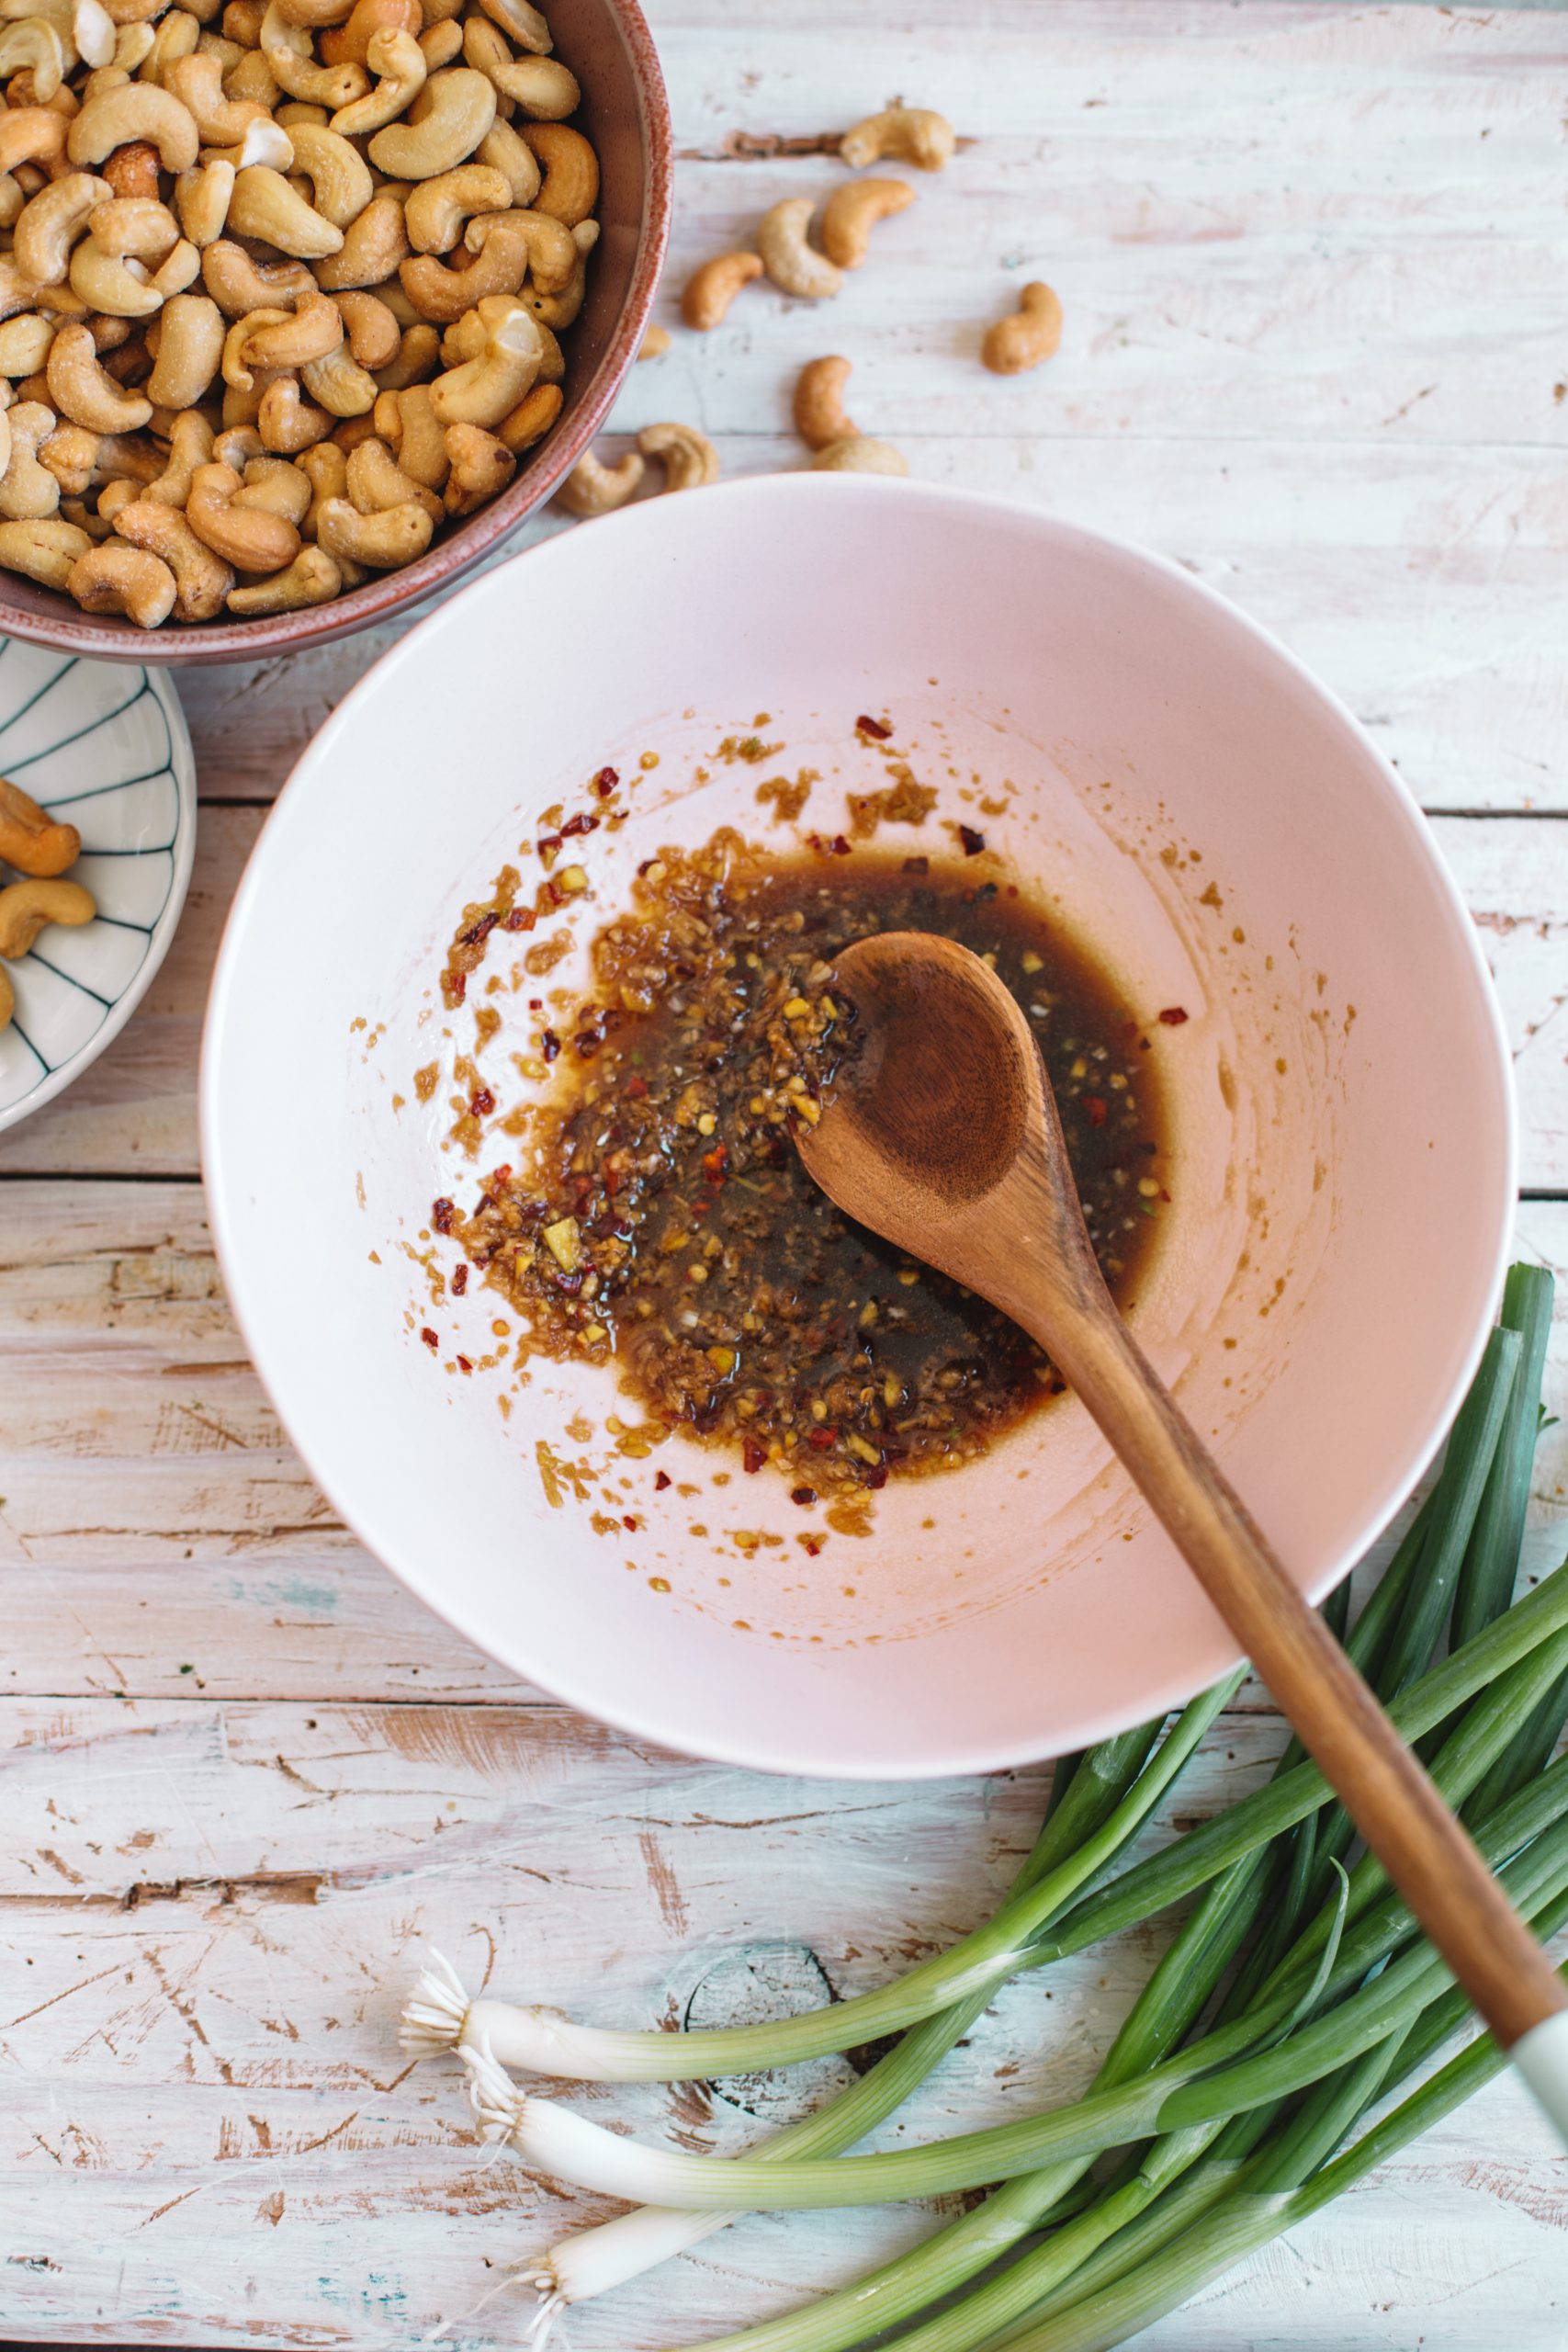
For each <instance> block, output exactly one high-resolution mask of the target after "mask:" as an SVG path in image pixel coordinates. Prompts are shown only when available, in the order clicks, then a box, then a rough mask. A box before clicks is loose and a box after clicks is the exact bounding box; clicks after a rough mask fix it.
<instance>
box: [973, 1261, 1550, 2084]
mask: <svg viewBox="0 0 1568 2352" xmlns="http://www.w3.org/2000/svg"><path fill="white" fill-rule="evenodd" d="M1014 1312H1015V1313H1017V1312H1019V1309H1017V1308H1015V1309H1014ZM1021 1319H1025V1320H1027V1317H1021ZM1040 1319H1041V1323H1042V1325H1043V1323H1044V1322H1045V1321H1046V1320H1047V1319H1048V1320H1049V1323H1050V1335H1049V1339H1048V1340H1045V1334H1044V1331H1043V1329H1040V1330H1038V1331H1036V1333H1035V1336H1036V1337H1037V1338H1040V1339H1041V1340H1043V1341H1044V1343H1045V1344H1047V1345H1048V1346H1049V1349H1050V1351H1051V1355H1052V1359H1053V1361H1054V1363H1055V1365H1056V1367H1057V1369H1058V1370H1059V1371H1060V1373H1061V1374H1062V1375H1063V1377H1064V1379H1066V1382H1067V1383H1068V1385H1069V1386H1070V1387H1072V1388H1073V1389H1074V1391H1075V1392H1076V1393H1077V1396H1079V1397H1081V1398H1082V1399H1083V1402H1084V1404H1085V1405H1086V1406H1087V1408H1089V1412H1090V1413H1091V1414H1092V1416H1093V1417H1094V1419H1095V1420H1096V1421H1097V1422H1098V1423H1099V1425H1100V1429H1101V1430H1103V1431H1104V1433H1105V1435H1106V1436H1107V1437H1108V1438H1109V1439H1110V1441H1111V1445H1112V1446H1113V1447H1114V1448H1115V1451H1116V1452H1117V1453H1118V1454H1119V1455H1120V1456H1121V1458H1122V1462H1123V1463H1124V1464H1125V1465H1126V1467H1127V1469H1128V1471H1129V1472H1130V1474H1131V1475H1132V1476H1133V1478H1134V1480H1135V1481H1136V1483H1137V1485H1138V1486H1139V1487H1141V1489H1142V1490H1143V1493H1144V1494H1145V1497H1146V1498H1147V1499H1148V1501H1149V1502H1150V1504H1151V1505H1152V1506H1153V1508H1154V1510H1155V1513H1156V1517H1157V1518H1158V1519H1159V1521H1160V1523H1161V1525H1162V1526H1163V1527H1164V1528H1165V1530H1166V1532H1167V1533H1168V1535H1169V1537H1170V1538H1171V1541H1172V1542H1173V1543H1174V1544H1176V1546H1177V1548H1178V1550H1179V1552H1180V1553H1181V1555H1182V1556H1183V1558H1184V1559H1185V1560H1186V1561H1187V1563H1188V1565H1189V1566H1190V1568H1191V1569H1192V1571H1193V1573H1194V1575H1195V1576H1196V1577H1197V1578H1198V1580H1199V1582H1200V1583H1201V1586H1202V1588H1203V1589H1204V1591H1205V1592H1206V1593H1207V1594H1208V1596H1209V1598H1210V1600H1212V1601H1213V1604H1214V1606H1215V1608H1216V1609H1217V1610H1218V1611H1219V1612H1220V1614H1221V1616H1222V1617H1223V1618H1224V1621H1225V1623H1226V1624H1227V1625H1228V1626H1229V1627H1230V1629H1231V1631H1232V1633H1233V1634H1235V1636H1236V1639H1237V1640H1238V1641H1239V1642H1240V1643H1241V1644H1242V1645H1244V1647H1245V1649H1246V1651H1247V1656H1248V1657H1249V1658H1250V1659H1251V1660H1252V1663H1253V1665H1254V1666H1255V1667H1256V1668H1257V1669H1258V1673H1259V1674H1261V1676H1262V1677H1263V1679H1264V1680H1265V1681H1266V1682H1267V1683H1268V1685H1269V1690H1270V1691H1272V1692H1273V1694H1274V1696H1275V1698H1276V1699H1277V1700H1278V1701H1279V1702H1280V1707H1281V1708H1282V1709H1283V1710H1284V1713H1285V1714H1286V1715H1287V1716H1288V1717H1289V1719H1290V1721H1291V1723H1292V1725H1293V1726H1294V1728H1295V1730H1296V1731H1297V1732H1298V1733H1299V1734H1300V1736H1301V1738H1302V1740H1303V1743H1304V1744H1305V1746H1306V1747H1308V1748H1309V1749H1310V1751H1311V1753H1312V1755H1313V1756H1314V1758H1315V1759H1316V1761H1317V1763H1318V1764H1319V1766H1320V1767H1321V1768H1322V1770H1323V1773H1324V1776H1325V1779H1326V1780H1327V1781H1328V1782H1329V1784H1330V1786H1331V1787H1332V1788H1333V1789H1334V1791H1335V1793H1336V1794H1337V1796H1338V1797H1339V1799H1340V1801H1341V1803H1342V1804H1344V1806H1345V1809H1346V1811H1347V1812H1348V1814H1349V1815H1350V1816H1351V1818H1352V1819H1353V1820H1354V1822H1355V1823H1356V1826H1357V1827H1358V1828H1359V1830H1360V1832H1361V1834H1362V1836H1363V1837H1364V1838H1366V1841H1367V1843H1368V1845H1369V1846H1370V1847H1371V1849H1372V1851H1373V1853H1375V1854H1376V1856H1377V1858H1378V1860H1380V1861H1381V1862H1382V1866H1383V1868H1384V1869H1385V1870H1386V1871H1387V1872H1388V1874H1389V1877H1390V1878H1391V1879H1392V1880H1393V1883H1394V1885H1395V1886H1396V1887H1397V1888H1398V1889H1399V1891H1400V1893H1401V1894H1403V1895H1404V1899H1405V1901H1406V1902H1407V1903H1408V1904H1409V1905H1410V1908H1411V1910H1412V1911H1413V1912H1414V1913H1415V1915H1416V1918H1417V1919H1418V1920H1419V1921H1420V1923H1421V1925H1422V1927H1423V1928H1425V1929H1426V1931H1427V1935H1428V1936H1429V1937H1430V1938H1431V1939H1432V1941H1433V1943H1434V1944H1435V1945H1436V1946H1437V1948H1438V1951H1440V1952H1441V1954H1442V1956H1443V1958H1444V1960H1445V1961H1446V1962H1448V1964H1449V1966H1450V1968H1451V1969H1452V1971H1453V1973H1454V1975H1455V1976H1456V1977H1457V1979H1458V1980H1459V1982H1460V1984H1461V1985H1462V1986H1463V1987H1464V1990H1465V1991H1466V1993H1467V1994H1468V1995H1469V1996H1470V1998H1471V1999H1472V2002H1473V2003H1474V2004H1475V2007H1476V2008H1477V2009H1478V2010H1479V2011H1480V2012H1481V2015H1482V2016H1483V2018H1484V2019H1485V2020H1486V2023H1487V2024H1488V2026H1490V2028H1491V2029H1492V2031H1493V2033H1494V2034H1495V2037H1496V2039H1497V2040H1498V2041H1500V2042H1501V2043H1502V2044H1503V2046H1504V2047H1505V2048H1507V2049H1511V2048H1512V2047H1513V2045H1514V2043H1515V2042H1516V2041H1518V2040H1519V2038H1520V2036H1521V2035H1524V2034H1527V2033H1529V2031H1530V2030H1531V2029H1532V2028H1536V2027H1539V2026H1540V2025H1541V2024H1542V2022H1543V2020H1545V2019H1547V2018H1552V2017H1555V2016H1557V2014H1558V2013H1559V2012H1562V2011H1565V2010H1568V1993H1565V1991H1564V1987H1563V1985H1562V1980H1561V1978H1560V1977H1559V1976H1558V1974H1557V1973H1556V1971H1555V1970H1554V1969H1553V1967H1552V1966H1551V1962H1550V1961H1549V1960H1548V1959H1547V1957H1546V1954H1545V1953H1544V1952H1543V1951H1542V1950H1541V1948H1540V1944H1539V1943H1538V1942H1537V1940H1536V1939H1535V1937H1534V1936H1533V1935H1531V1933H1530V1931H1529V1928H1527V1927H1526V1926H1525V1924H1524V1922H1523V1920H1522V1919H1521V1918H1520V1917H1519V1916H1518V1914H1517V1911H1516V1910H1515V1909H1514V1907H1513V1905H1512V1904H1511V1903H1510V1902H1509V1901H1508V1898H1507V1896H1506V1894H1504V1892H1503V1889H1502V1888H1501V1887H1500V1886H1499V1885H1498V1883H1497V1882H1496V1880H1495V1878H1494V1877H1493V1876H1492V1874H1491V1872H1490V1871H1489V1870H1488V1869H1487V1867H1486V1864H1485V1863H1484V1862H1483V1860H1482V1858H1481V1855H1480V1854H1479V1853H1478V1852H1477V1850H1476V1848H1475V1846H1474V1845H1473V1843H1472V1840H1471V1838H1470V1837H1469V1835H1468V1833H1467V1832H1466V1830H1465V1829H1464V1828H1463V1827H1462V1826H1461V1824H1460V1822H1459V1821H1457V1820H1456V1819H1455V1817H1454V1815H1452V1814H1451V1813H1450V1810H1449V1808H1448V1806H1447V1805H1446V1804H1444V1802H1443V1799H1442V1797H1441V1796H1440V1795H1439V1794H1438V1790H1437V1788H1436V1787H1435V1786H1434V1784H1433V1782H1432V1781H1431V1779H1430V1777H1429V1775H1428V1774H1427V1771H1426V1770H1424V1768H1423V1767H1422V1765H1421V1764H1420V1762H1419V1761H1418V1760H1417V1758H1416V1757H1415V1756H1414V1755H1413V1754H1412V1753H1411V1751H1410V1749H1409V1748H1408V1747H1406V1746H1405V1744H1404V1740H1403V1739H1401V1737H1400V1736H1399V1734H1398V1732H1397V1731H1396V1730H1395V1729H1394V1727H1393V1724H1391V1723H1390V1721H1389V1719H1388V1717H1387V1716H1386V1715H1385V1714H1384V1713H1383V1711H1382V1708H1381V1707H1380V1706H1379V1704H1378V1702H1377V1700H1376V1699H1375V1698H1374V1697H1373V1695H1372V1693H1371V1691H1370V1690H1369V1689H1368V1688H1367V1685H1366V1683H1365V1682H1364V1681H1363V1680H1362V1679H1361V1677H1360V1675H1359V1673H1358V1672H1357V1670H1356V1668H1355V1667H1354V1666H1352V1664H1351V1663H1350V1660H1349V1659H1348V1657H1346V1655H1345V1653H1344V1651H1343V1650H1342V1649H1341V1648H1340V1646H1339V1644H1338V1643H1337V1641H1336V1640H1335V1638H1334V1636H1333V1634H1331V1633H1330V1632H1329V1630H1328V1628H1327V1626H1326V1625H1325V1623H1323V1620H1322V1619H1321V1617H1319V1616H1318V1614H1317V1612H1316V1611H1315V1610H1314V1609H1312V1608H1310V1607H1309V1606H1308V1604H1307V1602H1306V1601H1305V1600H1303V1597H1302V1594H1301V1593H1300V1591H1299V1590H1298V1589H1297V1588H1296V1586H1295V1585H1294V1584H1293V1583H1292V1581H1291V1578H1290V1577H1288V1576H1287V1575H1286V1573H1285V1570H1284V1569H1283V1567H1282V1566H1280V1562H1279V1560H1278V1559H1277V1558H1276V1557H1275V1555H1274V1554H1273V1552H1272V1551H1270V1549H1269V1545H1268V1544H1267V1543H1266V1542H1265V1541H1264V1539H1263V1537H1262V1536H1261V1535H1260V1534H1259V1532H1258V1529H1257V1528H1256V1527H1255V1526H1254V1524H1253V1522H1252V1521H1251V1519H1250V1518H1249V1516H1248V1514H1247V1510H1246V1509H1245V1507H1244V1506H1243V1504H1242V1503H1241V1501H1240V1499H1239V1498H1238V1497H1237V1496H1236V1495H1235V1494H1234V1493H1233V1492H1232V1490H1231V1487H1230V1486H1229V1485H1228V1484H1227V1482H1226V1480H1225V1478H1224V1476H1223V1474H1222V1472H1221V1471H1220V1468H1219V1466H1218V1464H1216V1463H1215V1462H1214V1461H1213V1457H1212V1456H1211V1455H1210V1453H1208V1451H1207V1449H1206V1448H1205V1447H1204V1445H1203V1444H1202V1442H1201V1440H1200V1439H1199V1437H1198V1435H1197V1433H1196V1432H1195V1430H1193V1429H1192V1427H1191V1426H1190V1423H1189V1422H1188V1420H1187V1419H1186V1418H1185V1416H1184V1415H1183V1414H1182V1413H1181V1411H1180V1410H1179V1408H1178V1406H1177V1404H1176V1402H1175V1400H1174V1399H1173V1398H1172V1397H1171V1395H1170V1393H1169V1391H1168V1389H1167V1388H1166V1387H1165V1386H1164V1385H1163V1384H1162V1383H1161V1381H1160V1380H1159V1378H1158V1376H1157V1374H1156V1373H1155V1371H1154V1370H1153V1368H1152V1366H1151V1365H1150V1364H1149V1363H1148V1362H1147V1361H1146V1359H1145V1356H1144V1354H1143V1352H1142V1351H1141V1350H1140V1349H1139V1347H1138V1346H1137V1344H1136V1342H1135V1341H1134V1339H1133V1338H1132V1335H1131V1334H1130V1333H1129V1332H1128V1330H1127V1329H1126V1327H1125V1325H1124V1324H1123V1323H1122V1320H1121V1317H1119V1316H1118V1315H1117V1314H1116V1313H1115V1310H1114V1308H1111V1307H1110V1306H1109V1302H1108V1303H1107V1312H1106V1313H1105V1314H1104V1315H1100V1314H1097V1313H1095V1312H1094V1311H1092V1309H1091V1308H1089V1307H1085V1308H1084V1309H1083V1310H1081V1311H1080V1312H1077V1313H1075V1312H1074V1311H1073V1310H1072V1309H1071V1308H1067V1309H1066V1310H1065V1309H1064V1306H1063V1303H1062V1300H1061V1298H1060V1297H1059V1295H1058V1296H1054V1297H1053V1299H1052V1302H1051V1307H1050V1312H1049V1317H1048V1318H1047V1317H1045V1316H1044V1315H1042V1317H1041V1318H1040ZM1556 2120H1558V2121H1559V2123H1560V2124H1561V2125H1562V2126H1563V2127H1564V2128H1568V2111H1565V2112H1564V2113H1562V2114H1561V2115H1559V2116H1558V2117H1557V2119H1556Z"/></svg>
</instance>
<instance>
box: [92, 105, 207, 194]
mask: <svg viewBox="0 0 1568 2352" xmlns="http://www.w3.org/2000/svg"><path fill="white" fill-rule="evenodd" d="M132 140H148V141H151V142H152V145H153V146H154V147H156V149H157V150H158V160H159V162H160V163H161V164H163V167H164V170H165V171H166V172H188V171H189V169H190V167H191V165H192V164H194V163H195V161H196V155H197V148H198V147H199V146H200V144H201V141H200V137H199V135H198V133H197V127H196V123H195V121H194V119H193V118H192V116H191V113H190V109H189V107H184V106H182V105H181V104H180V102H179V100H178V98H176V97H175V95H174V93H173V92H172V91H170V90H160V89H159V88H158V87H157V85H156V84H154V83H152V82H127V83H125V84H123V85H122V86H121V87H120V88H118V89H117V90H105V91H104V92H102V93H101V95H100V96H97V97H96V98H89V99H88V101H87V103H86V105H85V107H83V108H82V111H81V113H80V114H79V115H78V116H77V117H76V119H75V120H74V121H73V123H72V125H71V127H70V129H69V130H67V132H66V134H65V152H66V153H67V154H68V155H69V156H70V158H71V161H72V162H73V164H101V163H102V162H103V161H104V159H105V157H106V156H107V155H109V154H111V153H113V151H114V150H115V148H117V147H124V146H126V145H128V144H129V143H130V141H132ZM106 176H107V175H106ZM110 185H111V186H113V182H112V180H111V182H110ZM147 192H148V191H146V190H145V189H142V190H141V191H140V193H143V194H145V193H147ZM151 192H152V194H154V195H155V194H156V193H157V191H156V189H155V188H154V189H153V190H152V191H151ZM116 193H117V194H123V193H125V191H124V190H121V189H118V188H117V189H116Z"/></svg>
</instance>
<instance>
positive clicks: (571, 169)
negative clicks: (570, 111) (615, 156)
mask: <svg viewBox="0 0 1568 2352" xmlns="http://www.w3.org/2000/svg"><path fill="white" fill-rule="evenodd" d="M523 136H524V139H525V141H527V144H528V146H529V147H530V148H531V149H532V151H533V153H534V155H535V157H536V160H537V161H538V162H539V163H540V164H543V165H544V171H545V177H544V184H543V186H542V187H540V189H539V191H538V194H537V195H536V197H535V198H534V199H533V204H534V209H535V210H536V212H548V213H549V214H551V215H552V217H553V218H554V219H555V220H564V221H565V223H566V225H567V227H568V228H569V229H575V228H576V226H577V224H578V222H579V221H580V220H587V218H588V216H589V214H590V213H591V212H592V209H593V207H594V206H595V204H597V203H598V201H599V158H598V156H597V155H596V154H595V153H593V150H592V146H591V145H590V144H589V142H588V141H587V140H586V139H584V137H583V135H582V133H581V130H572V129H571V127H570V124H569V123H564V122H530V123H527V124H525V127H524V131H523ZM485 161H486V163H489V164H501V157H500V156H499V155H487V156H486V157H485ZM501 167H502V171H504V170H505V168H506V166H505V164H501ZM520 201H526V199H520Z"/></svg>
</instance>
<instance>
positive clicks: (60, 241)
mask: <svg viewBox="0 0 1568 2352" xmlns="http://www.w3.org/2000/svg"><path fill="white" fill-rule="evenodd" d="M111 193H112V191H111V189H110V187H109V184H108V182H107V180H101V179H98V178H97V177H96V175H94V174H93V173H91V172H66V173H64V174H62V176H61V177H60V178H59V179H57V180H51V182H50V184H49V186H48V187H46V188H41V189H40V190H39V193H38V195H37V196H35V197H34V198H32V199H31V200H30V202H29V203H28V204H26V205H24V207H23V208H22V211H21V214H20V216H19V217H18V219H17V226H16V232H15V234H14V236H13V238H12V241H11V242H12V253H13V255H14V257H15V260H16V264H17V268H18V269H19V270H20V271H21V272H22V274H23V276H24V277H30V278H31V279H32V281H33V283H34V285H35V286H58V285H60V284H61V283H62V281H63V279H64V277H65V272H66V269H67V266H69V263H70V259H71V248H72V246H73V244H74V243H75V242H76V240H77V238H78V237H79V236H80V235H81V233H82V231H83V228H84V227H85V223H86V219H87V215H88V213H89V212H91V211H92V210H93V209H94V207H95V206H96V205H98V204H101V203H102V202H103V200H104V198H106V197H107V196H108V195H110V194H111Z"/></svg>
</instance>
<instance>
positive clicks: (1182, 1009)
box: [1160, 1004, 1192, 1029]
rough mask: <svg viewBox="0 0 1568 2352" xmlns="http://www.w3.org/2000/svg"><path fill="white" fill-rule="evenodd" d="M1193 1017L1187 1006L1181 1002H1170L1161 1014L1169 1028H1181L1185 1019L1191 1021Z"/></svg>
mask: <svg viewBox="0 0 1568 2352" xmlns="http://www.w3.org/2000/svg"><path fill="white" fill-rule="evenodd" d="M1191 1018H1192V1016H1191V1014H1190V1012H1188V1011H1187V1008H1186V1006H1185V1005H1180V1004H1168V1005H1167V1006H1166V1008H1165V1011H1164V1012H1162V1013H1161V1014H1160V1019H1161V1020H1162V1021H1163V1022H1164V1023H1165V1025H1166V1027H1167V1028H1168V1029H1179V1028H1180V1026H1181V1024H1182V1023H1183V1022H1184V1021H1190V1019H1191Z"/></svg>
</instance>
